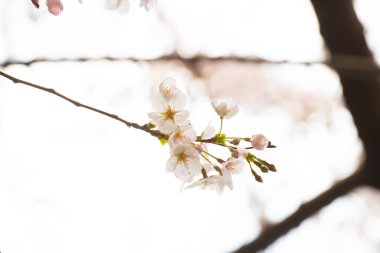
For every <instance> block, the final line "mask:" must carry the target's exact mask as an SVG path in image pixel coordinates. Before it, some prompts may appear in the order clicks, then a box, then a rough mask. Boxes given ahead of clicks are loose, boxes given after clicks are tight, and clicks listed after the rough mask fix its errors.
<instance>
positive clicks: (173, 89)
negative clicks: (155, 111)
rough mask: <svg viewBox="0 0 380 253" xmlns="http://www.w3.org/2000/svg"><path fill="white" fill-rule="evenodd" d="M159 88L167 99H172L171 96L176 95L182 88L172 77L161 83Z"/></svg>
mask: <svg viewBox="0 0 380 253" xmlns="http://www.w3.org/2000/svg"><path fill="white" fill-rule="evenodd" d="M159 90H160V92H161V94H162V95H163V96H164V97H165V98H167V99H170V98H171V97H173V96H175V95H176V94H177V93H178V92H180V90H179V89H178V88H177V86H176V82H175V80H174V79H173V78H171V77H167V78H165V79H164V80H163V81H162V82H161V83H160V86H159Z"/></svg>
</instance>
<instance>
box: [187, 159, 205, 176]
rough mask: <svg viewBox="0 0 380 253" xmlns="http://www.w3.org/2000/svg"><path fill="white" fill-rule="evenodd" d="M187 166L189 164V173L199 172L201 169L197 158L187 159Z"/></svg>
mask: <svg viewBox="0 0 380 253" xmlns="http://www.w3.org/2000/svg"><path fill="white" fill-rule="evenodd" d="M188 166H189V171H190V173H191V174H196V173H199V172H200V171H201V169H202V165H201V162H200V160H199V158H198V159H189V160H188Z"/></svg>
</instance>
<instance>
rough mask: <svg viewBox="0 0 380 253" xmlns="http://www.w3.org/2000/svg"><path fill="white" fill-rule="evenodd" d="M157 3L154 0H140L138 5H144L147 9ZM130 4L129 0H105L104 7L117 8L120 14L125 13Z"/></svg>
mask: <svg viewBox="0 0 380 253" xmlns="http://www.w3.org/2000/svg"><path fill="white" fill-rule="evenodd" d="M156 4H157V1H156V0H140V7H144V8H145V10H147V11H149V10H150V9H152V8H153V7H154V6H155V5H156ZM130 6H131V1H130V0H106V8H107V9H108V10H118V11H119V13H120V14H125V13H127V12H128V11H129V9H130Z"/></svg>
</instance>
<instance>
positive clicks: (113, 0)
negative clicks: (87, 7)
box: [105, 0, 120, 10]
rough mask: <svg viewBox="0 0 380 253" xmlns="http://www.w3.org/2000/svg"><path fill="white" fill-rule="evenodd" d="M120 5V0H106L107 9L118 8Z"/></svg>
mask: <svg viewBox="0 0 380 253" xmlns="http://www.w3.org/2000/svg"><path fill="white" fill-rule="evenodd" d="M119 5H120V0H106V5H105V7H106V9H108V10H116V9H117V8H118V7H119Z"/></svg>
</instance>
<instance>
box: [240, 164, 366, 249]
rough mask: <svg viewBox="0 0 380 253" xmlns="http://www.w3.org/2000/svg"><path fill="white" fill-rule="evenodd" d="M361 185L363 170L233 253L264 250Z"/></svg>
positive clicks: (334, 186) (335, 185)
mask: <svg viewBox="0 0 380 253" xmlns="http://www.w3.org/2000/svg"><path fill="white" fill-rule="evenodd" d="M363 183H364V170H359V171H357V172H356V173H354V174H352V175H351V176H349V177H348V178H346V179H344V180H342V181H340V182H338V183H336V184H334V185H333V186H332V187H331V188H330V189H328V190H327V191H325V192H324V193H322V194H321V195H319V196H318V197H316V198H314V199H313V200H311V201H309V202H307V203H305V204H302V205H301V206H300V207H299V208H298V210H297V211H295V212H294V213H293V214H291V215H290V216H288V217H287V218H286V219H285V220H283V221H281V222H280V223H277V224H274V225H272V226H268V227H267V228H265V229H264V230H263V231H262V232H261V233H260V235H259V236H258V237H257V238H256V239H255V240H254V241H253V242H251V243H249V244H247V245H245V246H243V247H241V248H240V249H238V250H237V251H235V253H249V252H252V253H253V252H258V251H259V250H262V249H265V248H266V247H268V246H269V245H270V244H272V243H273V242H274V241H275V240H277V239H278V238H280V237H281V236H283V235H285V234H286V233H287V232H289V231H290V230H291V229H293V228H295V227H297V226H298V225H299V224H300V223H301V222H302V221H304V220H305V219H307V218H309V217H310V216H312V215H313V214H315V213H317V212H318V211H320V210H321V209H322V208H323V207H325V206H327V205H328V204H330V203H331V202H332V201H334V200H335V199H336V198H338V197H340V196H343V195H345V194H347V193H348V192H350V191H351V190H353V189H354V188H355V187H357V186H360V185H362V184H363Z"/></svg>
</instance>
